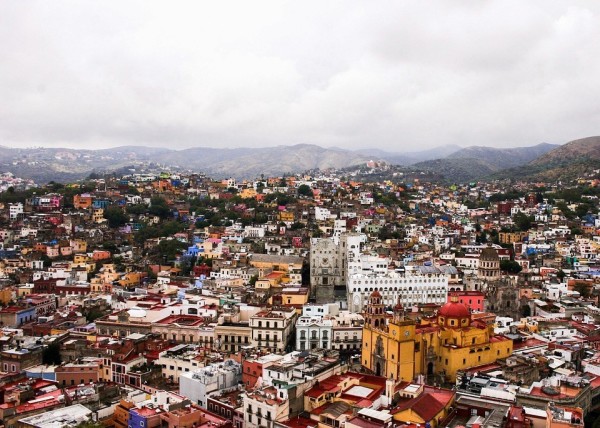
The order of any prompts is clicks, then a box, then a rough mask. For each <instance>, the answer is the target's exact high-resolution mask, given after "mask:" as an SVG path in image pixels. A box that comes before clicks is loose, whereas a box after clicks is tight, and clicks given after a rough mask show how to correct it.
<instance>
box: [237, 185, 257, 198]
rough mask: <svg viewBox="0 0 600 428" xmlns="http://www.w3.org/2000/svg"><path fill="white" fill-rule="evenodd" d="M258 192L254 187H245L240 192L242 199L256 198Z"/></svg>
mask: <svg viewBox="0 0 600 428" xmlns="http://www.w3.org/2000/svg"><path fill="white" fill-rule="evenodd" d="M257 194H258V193H257V192H256V190H255V189H254V188H252V187H245V188H243V189H242V190H240V193H239V194H238V195H239V196H240V198H242V199H254V198H255V197H256V195H257Z"/></svg>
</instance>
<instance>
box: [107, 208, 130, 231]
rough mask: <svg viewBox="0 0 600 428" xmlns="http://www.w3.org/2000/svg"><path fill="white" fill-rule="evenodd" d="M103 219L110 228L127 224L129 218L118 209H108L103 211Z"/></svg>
mask: <svg viewBox="0 0 600 428" xmlns="http://www.w3.org/2000/svg"><path fill="white" fill-rule="evenodd" d="M104 218H105V219H107V220H108V225H109V226H110V227H121V226H124V225H125V224H127V222H128V221H129V217H127V215H126V214H125V213H124V212H123V210H122V209H121V208H119V207H108V208H106V209H105V210H104Z"/></svg>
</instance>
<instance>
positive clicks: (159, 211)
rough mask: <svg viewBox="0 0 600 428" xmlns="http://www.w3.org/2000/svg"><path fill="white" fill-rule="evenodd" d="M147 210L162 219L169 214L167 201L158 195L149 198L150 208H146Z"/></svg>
mask: <svg viewBox="0 0 600 428" xmlns="http://www.w3.org/2000/svg"><path fill="white" fill-rule="evenodd" d="M148 212H149V213H150V214H152V215H155V216H158V217H160V218H162V219H165V218H167V217H169V216H170V215H171V209H170V208H169V205H168V204H167V201H166V200H165V198H161V197H160V196H155V197H153V198H152V199H150V208H149V209H148Z"/></svg>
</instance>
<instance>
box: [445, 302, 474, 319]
mask: <svg viewBox="0 0 600 428" xmlns="http://www.w3.org/2000/svg"><path fill="white" fill-rule="evenodd" d="M438 316H440V317H444V318H470V317H471V313H470V312H469V308H467V306H466V305H464V304H462V303H460V302H448V303H446V304H445V305H444V306H442V307H441V308H440V310H439V311H438Z"/></svg>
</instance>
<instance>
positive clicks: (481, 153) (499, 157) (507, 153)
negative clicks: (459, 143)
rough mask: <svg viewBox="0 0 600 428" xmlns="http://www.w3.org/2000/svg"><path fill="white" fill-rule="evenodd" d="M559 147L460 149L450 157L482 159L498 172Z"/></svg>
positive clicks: (529, 160)
mask: <svg viewBox="0 0 600 428" xmlns="http://www.w3.org/2000/svg"><path fill="white" fill-rule="evenodd" d="M557 147H559V146H557V145H554V144H547V143H542V144H538V145H535V146H529V147H514V148H508V149H497V148H493V147H482V146H471V147H466V148H464V149H460V150H458V151H456V152H454V153H452V154H450V155H449V156H448V158H450V159H480V160H482V161H484V162H487V163H488V164H490V165H491V166H492V167H493V168H495V169H496V170H499V169H505V168H511V167H515V166H519V165H524V164H526V163H528V162H531V161H532V160H534V159H537V158H539V157H540V156H542V155H544V154H545V153H548V152H550V151H552V150H554V149H556V148H557Z"/></svg>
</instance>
